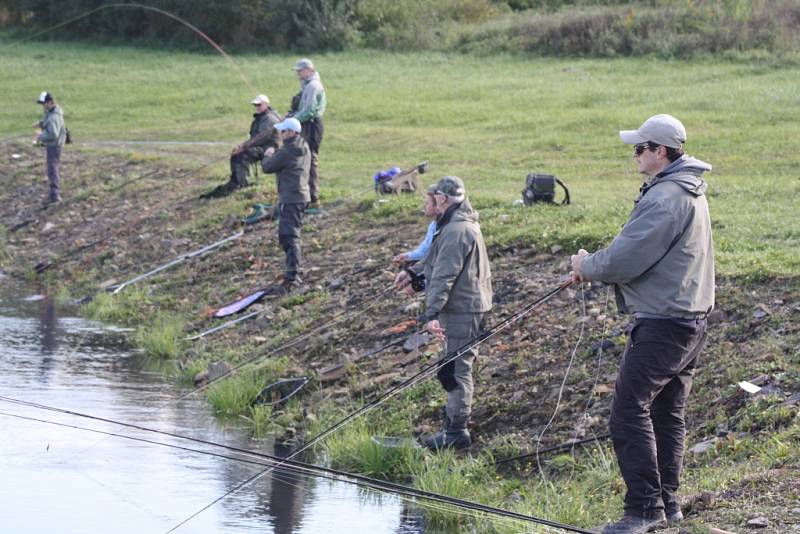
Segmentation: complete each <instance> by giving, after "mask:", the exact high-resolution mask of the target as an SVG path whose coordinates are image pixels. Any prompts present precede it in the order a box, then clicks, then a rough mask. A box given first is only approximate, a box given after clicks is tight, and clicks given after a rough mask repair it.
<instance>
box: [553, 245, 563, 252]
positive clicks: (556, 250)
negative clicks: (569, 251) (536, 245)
mask: <svg viewBox="0 0 800 534" xmlns="http://www.w3.org/2000/svg"><path fill="white" fill-rule="evenodd" d="M562 250H564V247H562V246H561V245H553V246H552V247H550V253H551V254H558V253H559V252H561V251H562Z"/></svg>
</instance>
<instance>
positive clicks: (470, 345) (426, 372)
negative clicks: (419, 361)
mask: <svg viewBox="0 0 800 534" xmlns="http://www.w3.org/2000/svg"><path fill="white" fill-rule="evenodd" d="M572 282H573V281H572V279H571V278H570V279H568V280H566V281H565V282H563V283H562V284H560V285H559V286H558V287H556V288H555V289H552V290H550V291H548V292H547V293H546V294H545V295H543V296H541V297H539V298H538V299H536V300H535V301H534V302H532V303H530V304H528V305H527V306H525V307H524V308H523V309H522V310H521V311H518V312H516V313H515V314H512V315H511V316H509V317H507V318H506V319H504V320H502V321H500V323H498V324H496V325H495V326H494V327H492V328H491V329H489V330H486V331H484V332H482V333H481V334H480V335H478V336H477V337H475V338H474V339H472V340H471V341H468V342H467V343H465V344H463V345H462V346H460V347H458V348H457V349H455V350H454V351H452V352H451V353H450V354H449V355H445V356H443V357H442V358H440V359H439V361H438V362H436V363H435V364H433V365H431V366H430V367H428V368H426V369H422V370H420V371H419V372H417V373H416V374H415V375H413V376H411V377H410V378H408V379H406V380H404V381H403V382H401V383H400V384H398V385H396V386H394V387H392V388H390V389H389V391H387V392H385V393H384V394H383V395H382V396H381V397H378V398H377V399H375V400H373V401H371V402H369V403H368V404H366V405H364V406H362V407H361V408H358V409H357V410H355V411H353V412H351V413H350V414H348V415H346V416H345V417H343V418H342V419H340V420H339V421H337V422H335V423H334V424H332V425H330V426H329V427H327V428H326V429H324V430H322V431H321V432H320V433H318V434H317V435H316V436H314V437H312V438H311V439H310V440H308V441H306V442H305V443H304V444H303V445H302V446H301V447H300V448H298V449H297V450H296V451H295V452H293V453H292V454H290V455H289V456H287V459H289V460H291V459H292V458H294V457H295V456H297V455H298V454H300V453H301V452H303V451H305V450H308V449H309V448H310V447H312V446H313V445H314V444H315V443H317V442H319V441H321V440H322V439H324V438H326V437H327V436H329V435H330V434H332V433H334V432H336V431H337V430H339V429H340V428H342V427H343V426H344V425H346V424H348V423H350V422H351V421H353V420H355V419H357V418H358V417H360V416H362V415H364V414H365V413H367V412H368V411H370V410H372V409H373V408H377V407H378V406H380V405H381V404H383V403H385V402H386V401H387V400H389V399H390V398H392V397H394V396H396V395H397V394H399V393H401V392H402V391H404V390H406V389H408V388H410V387H412V386H414V385H416V384H417V383H419V382H421V381H422V380H425V379H426V378H428V377H429V376H431V375H432V374H433V373H435V372H437V371H438V370H439V369H441V368H442V367H444V366H445V365H447V364H448V363H450V362H451V361H454V360H455V359H457V358H459V357H461V356H462V355H464V354H466V353H467V352H468V351H470V350H472V349H474V348H476V347H478V346H479V345H481V344H482V343H484V342H485V341H487V340H488V339H490V338H492V337H494V336H495V335H496V334H498V333H499V332H501V331H503V330H505V329H506V328H508V327H509V326H511V325H512V324H514V323H516V322H517V321H519V320H521V319H523V318H524V317H525V316H526V315H528V314H529V313H530V312H531V311H533V310H534V309H535V308H537V307H538V306H540V305H541V304H543V303H545V302H547V301H548V300H550V299H551V298H552V297H553V296H555V295H556V294H558V293H560V292H561V291H563V290H564V289H566V288H567V287H569V286H570V285H572ZM279 466H280V464H278V466H276V467H279ZM271 469H274V468H271ZM271 469H265V470H263V471H261V472H260V473H256V474H255V475H253V476H252V477H250V478H248V479H247V480H245V481H244V482H242V483H240V484H239V485H237V486H236V487H234V488H233V489H231V490H229V491H228V492H226V493H225V494H224V495H222V496H220V497H218V498H217V499H215V500H214V501H212V502H211V503H209V504H207V505H206V506H204V507H203V508H201V509H200V510H198V511H197V512H195V513H193V514H192V515H191V516H189V517H187V518H186V519H184V520H183V521H181V523H179V524H178V525H176V526H175V527H173V528H172V529H171V530H170V531H169V532H172V531H174V530H175V529H177V528H179V527H180V526H181V525H184V524H186V523H187V522H189V521H191V520H192V519H193V518H195V517H197V516H198V515H199V514H201V513H203V512H204V511H205V510H207V509H208V508H210V507H211V506H213V505H215V504H216V503H218V502H219V501H221V500H223V499H225V498H226V497H228V496H229V495H231V494H232V493H234V492H236V491H238V490H239V489H241V488H243V487H244V486H247V485H248V484H250V483H252V482H254V481H255V480H257V479H258V478H260V477H261V476H263V475H265V474H266V473H268V472H269V471H270V470H271Z"/></svg>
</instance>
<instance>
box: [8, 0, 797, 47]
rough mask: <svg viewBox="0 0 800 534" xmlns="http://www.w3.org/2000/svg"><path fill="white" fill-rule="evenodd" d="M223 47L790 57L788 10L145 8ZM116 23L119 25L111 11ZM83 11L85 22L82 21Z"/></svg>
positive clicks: (793, 2) (354, 4)
mask: <svg viewBox="0 0 800 534" xmlns="http://www.w3.org/2000/svg"><path fill="white" fill-rule="evenodd" d="M62 4H63V3H62V2H58V3H57V2H55V0H35V1H34V0H20V1H18V2H9V1H8V0H0V28H18V29H21V30H24V32H25V33H30V32H31V31H34V30H42V29H45V28H49V27H52V26H55V25H58V24H61V23H63V22H65V21H68V20H70V19H75V20H73V21H71V22H69V23H68V24H65V25H63V26H60V27H58V29H57V30H56V31H53V32H48V33H46V34H44V36H43V38H52V39H63V38H65V37H72V38H77V39H86V38H90V39H100V40H105V41H112V42H124V43H126V44H129V43H131V42H138V43H143V44H158V45H163V44H167V45H170V46H176V47H181V48H194V49H202V50H206V48H207V45H206V43H205V42H204V41H203V40H202V39H200V38H199V37H198V36H197V35H196V34H195V33H194V32H193V31H192V30H190V29H189V28H188V27H186V26H184V25H182V24H180V23H179V22H178V21H176V20H175V19H173V18H171V17H170V16H165V15H164V14H161V13H158V12H156V11H153V10H147V9H142V8H136V7H130V6H127V7H113V8H110V9H106V8H103V7H102V6H103V5H106V6H109V7H110V6H111V5H112V4H113V2H111V1H110V0H107V1H106V2H104V3H101V5H100V7H98V3H97V2H96V0H75V1H73V2H70V3H69V4H68V5H62ZM149 5H150V6H151V7H152V8H156V9H163V10H165V11H167V12H169V13H170V14H172V15H174V16H176V17H179V18H181V19H184V20H185V21H187V22H188V23H190V24H192V25H194V26H196V27H198V28H199V29H201V30H202V31H203V32H205V33H207V34H208V35H209V36H210V37H211V38H212V39H213V40H214V41H216V42H218V43H219V44H221V45H222V46H226V47H235V48H239V49H250V50H258V51H262V52H263V51H282V50H298V51H302V52H307V51H311V50H331V51H333V50H345V49H354V48H375V49H390V50H459V51H465V52H480V53H495V52H515V53H516V52H521V53H533V54H539V55H577V56H603V57H608V56H630V55H634V56H638V55H648V54H657V55H661V56H665V57H691V56H695V55H699V54H719V53H720V52H742V51H751V50H763V51H767V52H770V53H789V52H795V51H797V50H798V48H800V47H799V46H798V45H799V44H800V43H799V42H798V37H797V35H798V29H800V2H798V1H797V0H754V1H745V0H686V1H684V2H674V1H667V0H649V1H639V2H630V1H622V0H506V1H500V0H391V1H390V0H298V1H295V0H234V1H231V2H227V3H220V2H213V1H211V0H199V1H197V2H186V3H177V4H176V3H174V2H170V1H168V0H152V1H151V2H150V3H149ZM122 9H124V10H126V13H125V16H119V15H120V10H122ZM88 12H91V14H90V15H88V16H83V15H85V14H86V13H88Z"/></svg>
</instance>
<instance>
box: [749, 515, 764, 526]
mask: <svg viewBox="0 0 800 534" xmlns="http://www.w3.org/2000/svg"><path fill="white" fill-rule="evenodd" d="M768 526H769V520H767V518H766V517H763V516H759V517H754V518H753V519H748V520H747V528H767V527H768Z"/></svg>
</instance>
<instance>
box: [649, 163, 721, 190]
mask: <svg viewBox="0 0 800 534" xmlns="http://www.w3.org/2000/svg"><path fill="white" fill-rule="evenodd" d="M710 170H712V167H711V165H709V164H708V163H706V162H705V161H701V160H699V159H697V158H693V157H691V156H687V155H685V154H684V155H683V156H681V157H680V158H678V159H676V160H675V161H673V162H672V163H670V164H669V165H667V166H666V167H665V168H664V170H663V171H661V172H660V173H658V174H657V175H656V176H655V177H654V178H653V179H652V180H651V181H650V182H649V183H647V184H645V185H644V186H643V187H642V192H641V195H644V194H645V193H647V191H648V190H649V189H650V188H651V187H653V186H655V185H657V184H660V183H664V182H674V183H675V184H677V185H679V186H680V187H682V188H683V189H684V190H686V191H687V192H688V193H690V194H692V195H694V196H696V197H700V196H703V195H704V194H705V193H706V189H708V184H707V183H706V181H705V180H703V173H704V172H706V171H710ZM641 195H640V196H641Z"/></svg>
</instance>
